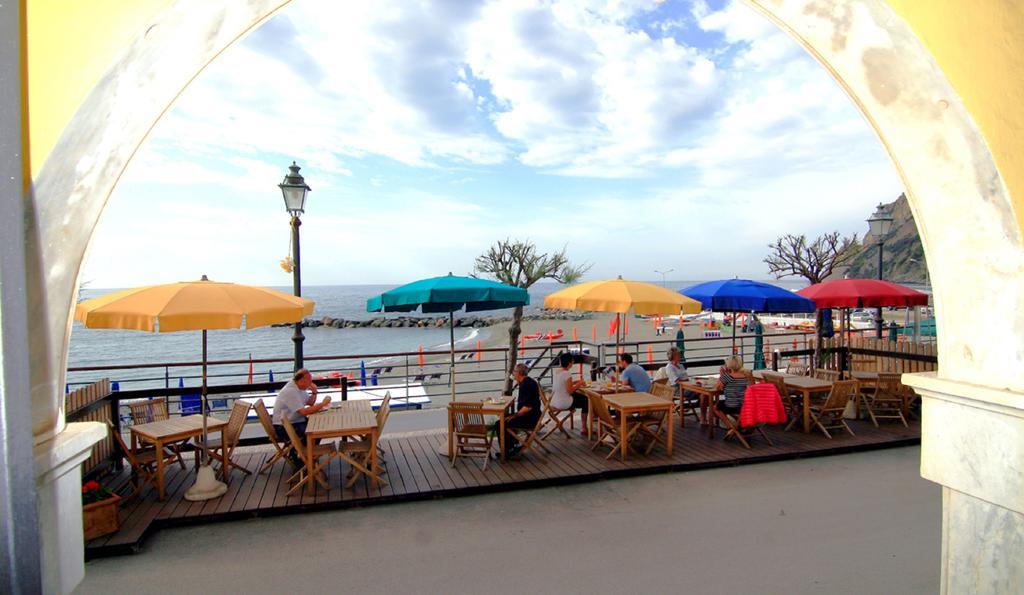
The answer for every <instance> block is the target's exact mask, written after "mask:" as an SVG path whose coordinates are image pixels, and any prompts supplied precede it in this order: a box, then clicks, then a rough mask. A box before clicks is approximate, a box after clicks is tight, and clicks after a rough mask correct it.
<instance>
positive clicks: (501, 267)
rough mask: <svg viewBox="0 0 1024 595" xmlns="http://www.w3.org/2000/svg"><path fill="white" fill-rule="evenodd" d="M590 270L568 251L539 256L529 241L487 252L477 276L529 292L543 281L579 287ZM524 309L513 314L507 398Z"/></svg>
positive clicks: (479, 260) (504, 242) (503, 243)
mask: <svg viewBox="0 0 1024 595" xmlns="http://www.w3.org/2000/svg"><path fill="white" fill-rule="evenodd" d="M588 270H590V265H589V264H584V265H579V266H576V265H573V264H571V263H570V262H569V258H568V257H567V256H566V254H565V247H563V248H562V249H561V250H560V251H558V252H555V253H552V254H548V253H546V252H544V253H539V254H538V253H537V247H536V246H534V245H533V243H532V242H530V241H528V240H511V239H508V238H506V239H504V240H501V241H499V242H497V243H496V244H494V245H493V246H491V247H490V248H489V249H488V250H487V252H485V253H483V254H481V255H480V256H477V257H476V263H475V264H474V266H473V275H474V276H478V275H487V276H489V277H493V278H494V279H496V280H497V281H499V282H501V283H504V284H506V285H513V286H515V287H522V288H524V289H529V288H530V287H531V286H532V285H533V284H534V283H536V282H537V281H540V280H541V279H552V280H554V281H558V282H559V283H575V282H577V281H579V279H580V277H582V276H583V274H584V273H586V272H587V271H588ZM522 323H523V307H522V306H518V307H516V309H515V310H514V311H513V312H512V324H510V325H509V327H508V353H509V357H508V370H507V371H506V372H507V373H506V374H505V389H504V393H505V394H510V393H511V392H512V379H511V378H509V375H511V374H512V368H514V367H515V365H516V363H517V361H518V357H519V351H518V350H517V347H518V346H519V335H520V334H521V332H522Z"/></svg>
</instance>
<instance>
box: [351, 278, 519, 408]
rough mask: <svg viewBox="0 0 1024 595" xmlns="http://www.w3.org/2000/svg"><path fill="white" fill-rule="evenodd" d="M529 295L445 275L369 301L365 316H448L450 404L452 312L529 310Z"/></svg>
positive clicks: (452, 371) (453, 385)
mask: <svg viewBox="0 0 1024 595" xmlns="http://www.w3.org/2000/svg"><path fill="white" fill-rule="evenodd" d="M529 304H530V294H529V293H527V291H526V290H525V289H523V288H522V287H513V286H511V285H504V284H502V283H498V282H497V281H488V280H487V279H477V278H475V277H456V276H455V275H452V274H451V273H448V275H447V276H445V277H432V278H430V279H421V280H419V281H413V282H412V283H408V284H406V285H403V286H401V287H396V288H395V289H392V290H390V291H385V292H384V293H382V294H380V295H378V296H375V297H372V298H370V299H369V300H367V302H366V311H367V312H413V311H415V310H419V311H421V312H423V313H425V314H430V313H441V312H447V313H448V328H449V334H450V338H451V343H450V349H451V371H450V372H449V374H450V376H449V378H450V379H451V385H452V400H455V311H456V310H461V309H463V308H465V309H466V311H467V312H480V311H483V310H501V309H503V308H515V307H516V306H528V305H529Z"/></svg>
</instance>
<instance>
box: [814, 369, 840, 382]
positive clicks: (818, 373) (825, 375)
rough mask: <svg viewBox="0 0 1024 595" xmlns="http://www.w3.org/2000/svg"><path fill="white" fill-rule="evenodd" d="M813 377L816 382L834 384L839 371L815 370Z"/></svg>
mask: <svg viewBox="0 0 1024 595" xmlns="http://www.w3.org/2000/svg"><path fill="white" fill-rule="evenodd" d="M814 377H815V378H817V379H818V380H829V381H832V382H835V381H836V380H839V370H826V369H825V368H815V369H814Z"/></svg>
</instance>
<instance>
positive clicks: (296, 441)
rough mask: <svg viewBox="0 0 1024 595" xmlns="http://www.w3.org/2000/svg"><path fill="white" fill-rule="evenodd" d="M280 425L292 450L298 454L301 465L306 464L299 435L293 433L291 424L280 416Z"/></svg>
mask: <svg viewBox="0 0 1024 595" xmlns="http://www.w3.org/2000/svg"><path fill="white" fill-rule="evenodd" d="M281 424H282V425H283V426H284V431H285V432H286V433H287V434H288V440H290V441H291V443H292V448H294V449H295V452H297V453H298V455H299V458H300V459H302V462H303V463H305V462H307V461H306V448H305V445H304V444H302V439H301V438H299V435H298V434H297V433H296V432H295V426H293V425H292V422H290V421H288V417H287V416H281Z"/></svg>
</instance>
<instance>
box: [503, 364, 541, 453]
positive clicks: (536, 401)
mask: <svg viewBox="0 0 1024 595" xmlns="http://www.w3.org/2000/svg"><path fill="white" fill-rule="evenodd" d="M529 372H530V368H528V367H527V366H526V364H516V367H515V368H513V369H512V379H513V380H515V381H516V382H517V383H518V384H519V395H518V396H517V397H516V412H515V413H513V414H512V415H509V416H506V417H505V429H506V436H505V458H508V457H512V456H515V455H516V454H518V453H519V451H520V450H522V449H523V447H522V445H521V444H519V440H518V439H516V437H515V435H514V434H512V433H511V432H508V429H509V428H519V429H524V430H532V429H533V428H534V427H535V426H536V425H537V421H538V420H539V419H540V415H541V409H540V385H539V384H537V381H536V380H534V379H533V378H530V377H529V376H528V375H527V374H529ZM498 428H499V426H498V422H494V424H492V425H491V429H492V430H493V431H494V432H498Z"/></svg>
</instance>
